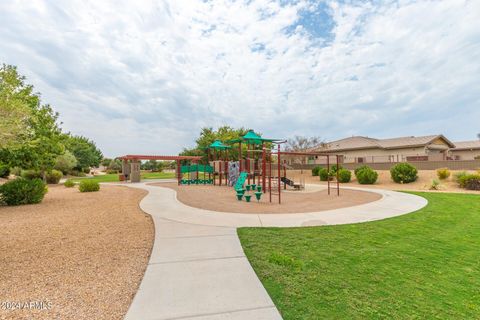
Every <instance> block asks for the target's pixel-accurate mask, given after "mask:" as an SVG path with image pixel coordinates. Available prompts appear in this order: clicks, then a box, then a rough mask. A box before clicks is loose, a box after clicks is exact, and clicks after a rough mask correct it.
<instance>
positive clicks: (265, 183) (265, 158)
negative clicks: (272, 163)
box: [262, 142, 267, 193]
mask: <svg viewBox="0 0 480 320" xmlns="http://www.w3.org/2000/svg"><path fill="white" fill-rule="evenodd" d="M262 150H263V152H262V189H263V193H266V192H267V190H265V187H266V186H267V182H266V181H265V179H266V177H267V172H266V170H267V163H266V162H267V150H266V148H265V142H262Z"/></svg>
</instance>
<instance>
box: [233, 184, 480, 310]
mask: <svg viewBox="0 0 480 320" xmlns="http://www.w3.org/2000/svg"><path fill="white" fill-rule="evenodd" d="M416 194H418V195H420V196H422V197H425V198H426V199H427V200H428V201H429V204H428V205H427V206H426V207H425V208H423V209H421V210H419V211H417V212H415V213H411V214H408V215H404V216H400V217H396V218H391V219H387V220H383V221H376V222H369V223H362V224H355V225H343V226H322V227H305V228H284V229H282V228H241V229H239V230H238V234H239V236H240V239H241V242H242V245H243V248H244V250H245V253H246V255H247V257H248V259H249V261H250V263H251V264H252V266H253V268H254V269H255V271H256V273H257V275H258V276H259V278H260V280H261V281H262V283H263V284H264V286H265V288H266V289H267V291H268V293H269V294H270V296H271V297H272V299H273V301H274V302H275V304H276V306H277V308H278V309H279V310H280V312H281V313H282V315H283V317H284V318H285V319H480V196H479V195H468V194H445V193H416Z"/></svg>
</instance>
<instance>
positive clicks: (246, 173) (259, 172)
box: [119, 130, 340, 204]
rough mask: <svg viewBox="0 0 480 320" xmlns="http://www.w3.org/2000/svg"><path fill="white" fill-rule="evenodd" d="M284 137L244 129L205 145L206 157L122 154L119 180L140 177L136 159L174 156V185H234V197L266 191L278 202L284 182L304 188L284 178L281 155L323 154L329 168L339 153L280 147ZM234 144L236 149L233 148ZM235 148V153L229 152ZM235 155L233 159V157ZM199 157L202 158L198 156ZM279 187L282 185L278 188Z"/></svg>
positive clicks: (303, 184)
mask: <svg viewBox="0 0 480 320" xmlns="http://www.w3.org/2000/svg"><path fill="white" fill-rule="evenodd" d="M285 142H286V141H285V140H280V139H266V138H262V137H261V136H259V135H258V134H256V133H255V132H254V131H253V130H250V131H248V132H247V133H246V134H245V135H243V136H241V137H239V138H238V139H233V140H227V141H225V143H224V142H222V141H220V140H215V141H214V142H213V143H211V144H210V145H209V146H208V147H207V148H205V151H206V154H207V157H206V163H200V162H205V159H204V158H202V157H201V156H150V155H126V156H123V157H119V159H121V160H122V174H121V175H120V180H125V181H128V180H130V181H131V182H139V181H140V160H174V161H176V168H175V173H176V174H175V175H176V177H177V182H178V185H219V186H222V185H225V186H231V187H234V191H235V192H236V196H237V199H238V200H242V199H243V198H245V200H246V201H247V202H250V200H251V198H252V194H251V192H252V193H253V194H254V195H255V198H256V200H257V201H260V199H261V198H262V195H263V194H266V193H268V194H269V202H273V199H274V198H275V197H276V198H277V200H278V203H279V204H281V202H282V200H281V199H282V197H281V194H282V189H283V190H286V189H287V186H288V187H291V188H293V189H294V190H302V189H304V188H305V181H304V180H303V181H302V179H301V180H300V181H299V182H295V181H293V180H291V179H289V178H287V168H288V166H287V164H286V161H285V160H283V162H282V159H283V157H284V156H288V157H296V156H301V157H305V156H312V157H326V158H327V165H326V167H327V170H328V171H329V172H330V163H331V161H330V157H334V158H335V160H336V161H335V162H336V165H337V168H338V166H339V156H338V155H331V154H325V153H318V152H300V151H282V150H281V145H282V144H283V143H285ZM237 148H238V149H237ZM234 150H238V154H237V155H236V156H235V155H234V153H235V152H233V151H234ZM234 158H236V159H234ZM202 159H203V160H202ZM282 187H283V188H282ZM327 190H328V195H330V194H331V181H330V179H328V180H327ZM336 191H337V192H336V193H337V195H338V196H339V195H340V187H339V181H338V170H337V179H336Z"/></svg>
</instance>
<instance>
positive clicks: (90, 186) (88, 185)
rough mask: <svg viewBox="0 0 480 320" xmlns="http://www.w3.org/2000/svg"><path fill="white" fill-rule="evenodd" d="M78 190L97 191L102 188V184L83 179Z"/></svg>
mask: <svg viewBox="0 0 480 320" xmlns="http://www.w3.org/2000/svg"><path fill="white" fill-rule="evenodd" d="M78 190H80V192H95V191H98V190H100V184H99V183H98V182H97V181H93V180H82V181H80V186H79V187H78Z"/></svg>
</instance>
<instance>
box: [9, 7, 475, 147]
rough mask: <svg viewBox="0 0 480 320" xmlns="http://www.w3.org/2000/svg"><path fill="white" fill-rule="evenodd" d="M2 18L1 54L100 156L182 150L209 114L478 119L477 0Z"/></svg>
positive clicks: (449, 130) (404, 121) (360, 127)
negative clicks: (95, 144) (96, 147)
mask: <svg viewBox="0 0 480 320" xmlns="http://www.w3.org/2000/svg"><path fill="white" fill-rule="evenodd" d="M0 21H1V22H0V60H1V61H3V62H6V63H10V64H15V65H18V66H19V68H20V71H21V72H22V73H25V74H26V75H27V76H28V78H29V81H30V82H32V83H33V84H34V85H35V86H36V88H37V89H38V90H39V91H41V92H42V93H43V97H44V100H46V101H48V102H50V103H51V104H53V105H54V106H55V107H56V109H57V110H58V111H59V112H60V113H61V119H62V121H63V122H64V127H65V128H66V129H67V130H70V131H73V132H75V133H78V134H84V135H88V136H89V137H92V138H93V139H94V140H96V141H97V142H98V143H99V145H100V147H101V148H102V149H103V150H104V151H105V152H106V153H107V154H109V155H119V154H122V153H129V152H135V153H140V152H148V153H160V152H164V153H174V152H178V151H179V150H180V149H181V147H182V146H185V145H188V144H192V143H193V139H194V137H195V135H196V134H197V132H198V130H199V128H200V127H202V126H206V125H209V126H218V125H222V124H230V125H233V126H247V127H253V128H255V129H257V130H259V131H261V132H263V133H265V134H267V135H269V136H275V137H286V136H290V135H293V134H305V135H319V136H322V137H324V138H327V139H330V138H337V137H342V136H344V135H347V134H364V135H372V136H379V137H388V136H395V135H406V134H408V135H410V134H430V133H440V132H443V133H445V134H447V135H448V136H449V137H452V138H453V139H469V138H471V139H473V138H474V137H475V133H476V132H477V131H478V130H479V128H478V119H480V107H479V106H480V2H478V1H460V0H458V1H457V0H451V1H420V2H415V1H388V2H386V1H382V2H377V1H373V2H368V1H366V2H359V3H355V4H351V3H350V2H348V3H345V2H336V1H324V2H317V1H292V2H286V1H248V2H246V1H245V2H244V1H234V2H232V1H223V2H221V1H214V2H208V1H163V2H162V1H142V2H141V3H140V4H139V2H138V1H136V2H135V3H134V2H131V1H112V2H106V1H68V2H53V1H51V2H49V1H39V0H38V1H30V2H24V1H12V2H2V3H0Z"/></svg>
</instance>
